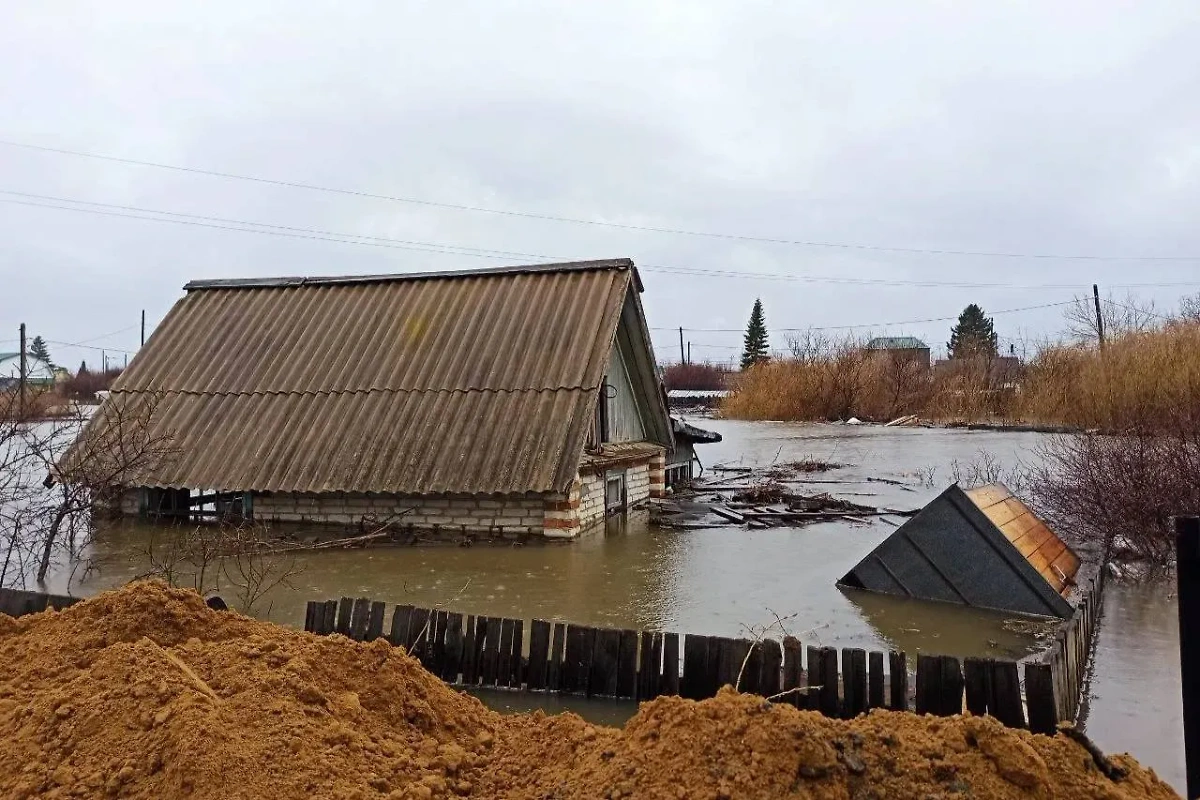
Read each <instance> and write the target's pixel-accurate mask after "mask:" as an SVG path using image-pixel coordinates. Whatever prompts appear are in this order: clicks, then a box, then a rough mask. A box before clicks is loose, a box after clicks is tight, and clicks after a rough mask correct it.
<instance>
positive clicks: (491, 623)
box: [480, 617, 500, 686]
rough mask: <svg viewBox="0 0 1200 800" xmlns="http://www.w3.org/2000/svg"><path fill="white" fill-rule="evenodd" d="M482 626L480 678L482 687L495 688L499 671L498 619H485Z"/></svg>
mask: <svg viewBox="0 0 1200 800" xmlns="http://www.w3.org/2000/svg"><path fill="white" fill-rule="evenodd" d="M484 624H485V625H486V627H485V628H484V639H483V661H482V662H481V663H482V666H483V669H482V670H481V674H480V677H481V679H482V681H481V682H482V684H483V685H484V686H495V685H496V676H497V675H498V674H499V670H500V618H499V617H487V618H486V622H485V623H484Z"/></svg>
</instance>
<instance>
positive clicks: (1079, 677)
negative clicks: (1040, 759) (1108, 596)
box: [1042, 568, 1107, 722]
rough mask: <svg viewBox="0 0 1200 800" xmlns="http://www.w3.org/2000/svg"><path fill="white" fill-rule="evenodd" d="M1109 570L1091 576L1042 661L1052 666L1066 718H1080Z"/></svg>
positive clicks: (1060, 713) (1059, 712)
mask: <svg viewBox="0 0 1200 800" xmlns="http://www.w3.org/2000/svg"><path fill="white" fill-rule="evenodd" d="M1106 571H1107V570H1105V569H1104V568H1101V570H1100V573H1099V574H1098V575H1097V576H1096V577H1094V578H1092V579H1091V581H1090V582H1089V583H1088V587H1087V589H1086V590H1085V591H1084V593H1083V598H1082V599H1081V600H1080V602H1079V605H1078V606H1076V608H1075V613H1074V614H1072V615H1071V618H1070V619H1068V620H1066V621H1065V622H1063V624H1062V625H1060V626H1059V628H1058V631H1057V632H1056V633H1055V635H1054V642H1053V644H1051V645H1050V649H1049V650H1047V651H1046V653H1045V654H1044V655H1043V656H1042V663H1043V664H1046V665H1047V666H1049V667H1050V673H1051V676H1052V681H1053V684H1054V697H1055V701H1056V702H1055V715H1056V716H1057V717H1058V719H1059V720H1062V721H1064V722H1075V721H1076V720H1077V719H1078V718H1079V710H1080V707H1081V705H1082V698H1083V692H1084V690H1085V688H1086V686H1087V680H1088V674H1089V673H1088V666H1089V665H1088V661H1089V658H1090V656H1091V652H1092V644H1093V642H1094V641H1095V637H1096V625H1097V623H1098V622H1099V621H1100V612H1101V610H1102V608H1101V604H1102V602H1103V600H1104V574H1105V572H1106Z"/></svg>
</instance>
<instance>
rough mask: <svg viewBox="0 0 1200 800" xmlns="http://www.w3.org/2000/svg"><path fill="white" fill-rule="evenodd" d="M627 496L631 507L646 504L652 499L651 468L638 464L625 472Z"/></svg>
mask: <svg viewBox="0 0 1200 800" xmlns="http://www.w3.org/2000/svg"><path fill="white" fill-rule="evenodd" d="M625 496H626V498H627V502H628V503H629V505H630V506H636V505H638V504H640V503H644V502H646V500H647V499H648V498H649V497H650V467H649V465H647V464H638V465H636V466H633V467H630V468H629V469H627V470H625Z"/></svg>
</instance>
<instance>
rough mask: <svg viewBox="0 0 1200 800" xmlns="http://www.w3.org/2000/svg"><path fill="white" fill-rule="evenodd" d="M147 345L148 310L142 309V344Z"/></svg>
mask: <svg viewBox="0 0 1200 800" xmlns="http://www.w3.org/2000/svg"><path fill="white" fill-rule="evenodd" d="M145 343H146V309H144V308H143V309H142V344H143V345H144V344H145Z"/></svg>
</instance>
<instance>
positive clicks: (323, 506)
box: [254, 492, 546, 535]
mask: <svg viewBox="0 0 1200 800" xmlns="http://www.w3.org/2000/svg"><path fill="white" fill-rule="evenodd" d="M545 503H546V497H545V496H544V495H538V494H532V493H530V494H525V495H513V496H504V497H467V496H464V497H447V496H430V497H419V496H404V495H365V494H329V495H315V494H291V493H278V492H277V493H273V494H269V495H267V494H256V495H255V496H254V517H255V519H257V520H262V521H276V522H307V523H321V524H330V525H348V526H356V525H358V524H359V523H360V522H361V521H362V519H363V517H364V516H366V515H373V516H374V517H376V518H377V519H379V520H383V519H385V518H387V517H389V516H391V515H393V514H400V513H401V512H405V513H403V515H402V516H399V517H397V519H396V522H397V524H400V525H412V526H413V527H414V528H417V529H421V530H431V529H433V528H435V527H437V528H446V529H449V530H448V531H447V532H462V531H463V530H464V529H465V530H466V532H468V533H476V534H478V533H489V532H490V533H495V534H497V535H500V534H541V533H542V526H543V521H544V517H545V507H546V506H545Z"/></svg>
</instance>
